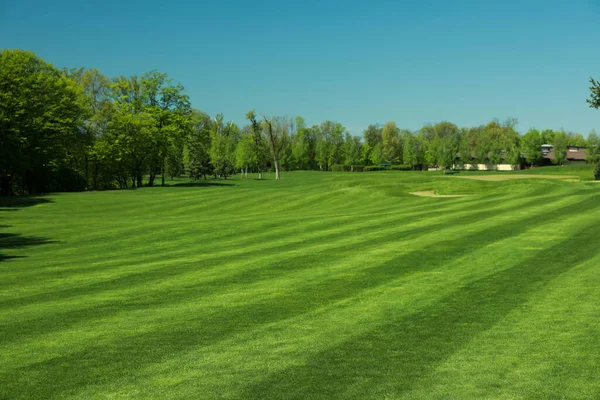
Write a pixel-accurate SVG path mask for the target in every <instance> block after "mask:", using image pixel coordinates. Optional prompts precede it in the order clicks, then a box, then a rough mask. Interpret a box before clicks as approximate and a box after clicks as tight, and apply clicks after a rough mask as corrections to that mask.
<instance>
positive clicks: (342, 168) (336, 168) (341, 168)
mask: <svg viewBox="0 0 600 400" xmlns="http://www.w3.org/2000/svg"><path fill="white" fill-rule="evenodd" d="M411 169H413V167H412V166H411V165H402V164H400V165H388V166H383V165H352V166H350V165H342V164H335V165H332V166H331V170H332V171H333V172H363V171H364V172H369V171H410V170H411Z"/></svg>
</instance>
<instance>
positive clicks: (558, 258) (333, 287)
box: [0, 196, 600, 398]
mask: <svg viewBox="0 0 600 400" xmlns="http://www.w3.org/2000/svg"><path fill="white" fill-rule="evenodd" d="M597 200H598V199H597V197H594V196H590V197H588V198H586V199H585V200H583V201H580V202H579V203H576V204H569V205H564V206H559V207H551V208H550V210H545V211H546V212H547V213H548V212H549V213H550V214H551V215H553V216H556V217H559V218H560V216H562V217H563V218H567V217H568V215H567V214H566V213H565V211H566V210H568V209H570V210H571V211H573V210H575V211H578V210H583V209H588V208H589V207H590V204H596V203H597ZM507 212H508V211H507ZM477 217H478V218H476V220H481V216H480V215H479V216H477ZM469 222H475V221H469ZM544 223H546V221H545V220H544V219H541V218H539V214H535V215H531V216H529V217H527V218H521V219H515V220H511V221H507V222H504V223H501V224H496V225H494V226H490V227H488V228H486V229H484V230H481V231H477V232H472V233H471V234H468V235H465V236H463V237H460V238H449V239H448V240H445V241H442V242H439V243H438V244H437V245H436V246H435V247H434V248H431V249H430V251H427V252H423V251H416V252H411V253H408V254H404V255H400V256H398V257H397V258H396V259H394V260H392V261H390V262H386V263H384V264H382V265H376V266H370V267H368V268H366V269H363V270H362V271H360V273H357V274H355V275H353V276H348V275H340V276H334V277H331V278H330V279H326V280H324V281H322V282H314V283H313V284H311V285H308V286H301V287H299V288H298V289H296V290H291V291H290V292H289V293H287V294H286V295H285V296H276V297H273V298H266V299H263V300H260V301H256V302H252V303H250V304H243V305H238V306H232V307H231V308H227V309H223V310H220V311H219V314H218V319H214V316H213V315H212V313H211V310H210V309H207V312H206V313H201V314H193V315H192V314H190V315H185V316H180V317H183V319H179V320H178V321H177V323H176V324H175V325H170V324H166V325H165V327H164V328H158V329H155V330H151V331H149V332H143V333H140V334H136V335H131V336H120V335H119V334H118V332H114V333H113V334H116V335H115V336H113V337H110V338H107V341H106V342H105V343H90V345H88V346H86V347H85V348H82V349H77V350H75V351H73V352H67V353H66V354H60V355H57V356H56V357H54V358H52V359H47V360H44V361H41V362H38V363H34V364H30V365H27V366H24V367H22V368H19V369H14V370H12V371H7V372H6V373H5V374H3V376H1V379H2V380H4V381H5V382H8V384H7V385H6V386H5V390H6V391H7V392H6V394H10V395H11V396H12V397H19V395H22V396H26V395H28V396H29V397H35V396H36V395H41V394H42V393H43V394H45V395H49V396H52V395H58V394H59V393H60V394H62V395H67V394H70V393H71V394H75V393H76V392H77V390H78V389H80V388H82V387H85V386H87V385H93V384H97V383H99V382H102V381H106V380H110V379H120V378H123V375H124V374H125V375H128V374H134V372H132V371H136V370H138V369H140V368H144V366H145V365H147V364H149V363H153V362H162V361H164V360H166V359H168V358H170V357H173V355H174V354H177V353H180V352H183V351H186V350H189V349H190V348H194V347H203V346H208V345H210V344H214V343H217V342H219V341H222V340H224V339H226V338H227V337H230V336H232V335H235V334H240V333H242V332H245V331H248V330H252V329H256V328H259V327H261V326H264V325H266V324H271V323H276V322H279V321H282V320H285V319H288V318H292V317H295V316H298V315H302V314H305V313H308V312H312V311H314V310H316V309H318V308H321V307H323V306H326V305H329V304H331V303H333V302H336V301H339V300H343V299H348V298H350V297H354V296H360V295H361V293H364V292H365V290H367V289H372V288H375V287H378V286H380V285H383V284H386V283H389V282H391V281H394V280H397V279H400V278H402V277H404V276H407V275H410V274H412V273H414V272H420V271H421V272H422V271H431V270H434V269H436V268H438V267H441V266H443V265H445V264H446V263H447V262H448V260H449V259H450V258H455V257H459V256H462V255H465V254H468V253H469V252H471V251H474V250H477V249H480V248H482V247H483V246H485V245H487V244H490V243H493V242H495V241H497V240H500V239H503V238H508V237H511V236H512V235H514V234H515V232H518V231H520V230H522V227H523V226H526V227H527V228H528V229H535V228H536V226H538V225H542V224H544ZM429 228H431V227H422V228H421V229H429ZM417 229H419V228H417ZM413 233H414V234H415V235H417V236H419V235H422V234H423V233H424V232H422V231H421V232H419V231H416V232H413ZM598 233H600V225H598V224H594V225H591V226H590V227H588V228H585V229H584V230H582V231H581V232H580V233H579V234H576V235H573V236H572V237H570V238H569V239H567V240H565V241H564V242H563V243H561V244H560V245H557V246H555V247H553V248H551V249H545V250H543V251H541V252H539V253H538V254H535V255H534V256H533V257H531V259H529V260H526V261H525V262H524V263H523V264H520V265H517V266H509V267H508V268H507V269H506V270H504V271H500V272H497V273H494V274H491V275H489V276H486V277H484V278H482V279H481V280H479V281H476V282H472V283H469V284H467V285H465V286H464V287H461V288H458V289H457V291H456V292H455V293H452V294H450V295H449V296H447V297H446V298H443V299H441V300H440V301H438V303H435V304H434V305H432V306H430V308H427V309H425V310H422V311H420V312H419V313H417V314H413V315H408V316H407V315H403V312H402V311H403V310H397V313H391V315H390V316H389V318H388V319H387V320H385V321H382V322H384V323H383V324H382V326H381V327H379V328H378V329H377V330H374V331H371V332H368V333H366V334H364V335H359V336H357V337H352V338H350V339H348V340H347V341H345V342H342V343H341V344H336V345H333V346H332V347H331V348H329V349H327V350H325V351H323V352H321V353H317V354H316V355H314V356H313V357H312V358H310V359H308V360H307V362H306V363H305V364H304V365H303V366H298V367H292V368H290V369H287V370H284V371H282V372H280V373H276V374H274V375H271V376H266V377H265V378H264V380H263V381H261V382H259V383H257V384H256V385H253V386H250V387H248V388H247V391H246V392H245V393H243V395H242V396H240V397H241V398H257V397H260V398H280V397H281V394H282V393H285V394H286V395H289V396H287V397H288V398H306V397H309V395H310V394H311V393H321V394H322V395H323V396H324V397H337V398H343V397H346V396H345V395H344V388H345V387H350V386H352V387H354V388H355V389H357V390H358V392H356V393H353V394H351V395H350V397H351V396H352V395H354V396H359V397H361V396H362V397H368V394H369V389H370V388H372V389H377V388H379V387H384V386H385V387H386V389H390V390H392V391H396V392H397V391H403V390H408V389H410V387H411V385H412V384H414V382H416V380H418V379H419V378H420V377H422V376H424V375H426V374H427V373H428V372H429V371H430V370H431V369H432V368H434V366H435V365H437V364H439V363H441V362H443V361H444V360H445V359H447V358H448V357H450V356H451V355H452V354H453V353H454V352H456V351H458V350H459V349H460V348H461V347H462V346H463V345H465V344H466V343H468V342H469V340H471V339H472V337H474V335H476V334H477V333H479V332H481V331H483V330H485V329H488V328H489V327H491V326H492V325H493V324H495V323H496V322H497V321H499V320H500V319H501V318H503V317H504V316H505V315H506V314H507V313H508V312H510V310H512V309H514V308H516V307H518V306H519V305H520V304H522V303H523V302H525V301H526V300H527V298H528V296H529V295H530V293H532V292H535V291H537V290H540V289H542V288H543V286H544V285H545V284H547V283H548V282H550V280H552V279H553V278H555V277H557V276H559V275H560V274H561V273H563V272H566V271H568V270H569V269H570V268H572V267H574V266H576V265H577V264H579V263H581V262H584V261H585V260H587V259H589V258H591V257H593V256H595V255H596V254H597V250H596V247H595V246H594V245H593V243H594V242H591V241H593V240H595V238H596V237H597V234H598ZM390 240H398V239H397V238H390ZM465 243H468V244H469V245H468V246H465ZM582 243H583V244H584V246H583V247H581V248H582V249H584V250H583V251H577V252H575V251H574V252H572V253H568V254H566V255H564V256H563V253H564V249H565V248H573V246H576V247H575V248H578V247H577V246H580V245H581V244H582ZM353 246H355V244H354V245H348V247H340V248H338V249H337V251H334V252H331V253H329V252H328V253H327V254H315V255H311V254H308V255H304V256H303V257H302V258H301V259H297V260H295V262H294V263H290V262H289V261H290V260H285V261H286V262H283V260H282V261H279V262H276V263H274V264H272V265H269V266H265V267H264V268H263V269H261V270H259V271H254V272H249V273H246V274H244V273H242V274H241V275H238V276H236V277H233V279H231V278H229V279H228V280H226V281H224V282H213V283H212V284H211V286H207V287H203V286H190V287H185V288H181V289H180V290H179V291H176V292H172V293H171V292H169V293H165V294H164V295H163V296H156V293H152V294H148V295H147V296H140V297H138V298H135V299H133V298H132V299H130V301H128V302H126V303H123V302H122V301H119V303H118V304H112V305H102V306H99V307H97V308H95V309H91V310H90V309H87V310H79V311H75V312H73V313H72V314H71V315H51V316H47V317H46V321H39V320H38V321H35V322H36V323H35V324H30V325H28V326H20V327H16V326H14V325H11V327H10V329H7V331H6V332H5V333H4V335H3V336H4V338H5V339H6V340H10V339H11V338H10V337H11V336H12V337H13V338H14V337H15V335H19V336H21V335H26V336H27V335H28V334H32V333H33V334H36V333H40V330H43V331H46V330H47V329H50V330H56V329H65V328H68V327H69V326H70V325H71V324H72V323H73V321H71V319H74V320H75V321H77V322H84V321H85V320H88V319H94V318H98V317H101V316H108V315H113V314H115V313H117V312H126V311H132V310H139V309H149V310H153V309H156V307H157V306H158V307H168V306H169V305H172V304H174V303H180V302H182V301H196V302H197V301H199V300H200V299H201V297H203V296H205V295H208V294H212V293H214V292H215V291H219V290H220V289H221V290H222V289H224V288H227V289H234V286H231V285H239V287H240V289H242V288H244V287H247V286H248V285H249V284H251V283H253V282H260V281H262V280H265V279H269V278H272V277H274V276H281V275H284V274H286V273H289V272H292V271H294V270H298V269H303V268H306V267H309V266H313V267H314V265H315V261H316V260H318V261H319V262H320V263H321V264H325V265H326V264H327V263H328V262H333V261H334V260H336V259H337V258H339V257H340V256H341V255H342V254H344V253H346V251H347V250H349V249H350V247H353ZM540 259H545V260H550V261H548V262H547V263H544V266H543V267H540V263H539V261H540ZM552 260H554V261H552ZM290 265H293V266H290ZM163 278H164V276H163ZM132 283H133V284H136V283H140V282H127V284H130V285H131V284H132ZM215 286H216V287H215ZM44 322H45V323H44ZM12 330H14V332H11V331H12ZM157 344H158V345H157ZM333 382H339V385H338V386H336V385H335V384H333ZM390 382H392V385H396V386H394V387H392V388H387V386H386V385H389V384H390ZM0 394H1V393H0ZM381 397H383V396H381Z"/></svg>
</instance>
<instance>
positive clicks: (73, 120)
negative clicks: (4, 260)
mask: <svg viewBox="0 0 600 400" xmlns="http://www.w3.org/2000/svg"><path fill="white" fill-rule="evenodd" d="M82 99H83V94H82V89H81V87H80V86H79V85H78V84H77V83H76V82H75V81H74V80H73V79H70V78H69V77H67V76H66V75H65V74H64V73H62V72H61V71H59V70H58V69H56V68H54V67H53V66H52V65H51V64H48V63H47V62H45V61H44V60H42V59H41V58H39V57H37V56H35V54H33V53H31V52H27V51H22V50H5V51H2V52H0V195H12V194H13V193H14V189H15V188H17V189H20V192H21V193H37V192H44V191H49V190H65V189H70V190H77V189H79V188H80V187H83V188H85V182H83V178H82V177H77V173H76V171H73V169H72V165H71V162H70V161H71V160H70V157H71V156H70V154H72V152H73V150H74V148H77V147H79V146H80V144H79V141H80V137H79V136H78V135H77V132H78V129H79V127H80V126H81V122H82V119H83V117H84V116H85V111H86V110H85V107H84V104H83V102H82ZM67 174H70V175H75V177H76V179H77V180H79V181H81V182H82V183H80V184H75V185H71V184H69V185H68V186H69V187H61V186H63V185H61V184H60V182H59V181H60V179H61V178H62V177H64V176H66V175H67Z"/></svg>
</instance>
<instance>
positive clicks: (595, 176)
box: [594, 163, 600, 181]
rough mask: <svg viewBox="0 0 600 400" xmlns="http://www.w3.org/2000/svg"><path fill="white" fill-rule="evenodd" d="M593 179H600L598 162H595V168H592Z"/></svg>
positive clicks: (599, 164)
mask: <svg viewBox="0 0 600 400" xmlns="http://www.w3.org/2000/svg"><path fill="white" fill-rule="evenodd" d="M594 179H595V180H597V181H600V163H598V164H596V169H595V170H594Z"/></svg>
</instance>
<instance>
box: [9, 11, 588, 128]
mask: <svg viewBox="0 0 600 400" xmlns="http://www.w3.org/2000/svg"><path fill="white" fill-rule="evenodd" d="M599 39H600V2H599V1H598V0H571V1H554V0H544V1H528V0H520V1H513V0H507V1H495V2H491V1H475V0H464V1H442V0H424V1H379V2H377V1H329V2H327V1H314V0H307V1H297V2H289V1H254V2H242V1H234V0H220V1H217V0H215V1H194V2H188V3H187V4H182V2H179V1H164V0H161V1H157V0H145V1H137V0H136V1H126V0H122V1H114V0H106V1H102V2H91V1H73V0H62V1H56V2H53V1H45V0H44V1H41V0H0V48H22V49H27V50H32V51H34V52H35V53H37V54H38V55H39V56H41V57H43V58H44V59H46V60H47V61H50V62H52V63H54V64H55V65H56V66H58V67H63V66H68V67H79V66H85V67H88V68H92V67H93V68H98V69H100V70H101V71H103V72H104V73H105V74H107V75H109V76H117V75H132V74H142V73H144V72H146V71H149V70H152V69H155V68H156V69H158V70H160V71H162V72H167V73H168V74H169V75H170V76H171V77H172V78H174V79H175V80H176V81H179V82H181V83H182V84H183V85H184V86H185V88H186V90H187V92H188V93H189V95H190V97H191V100H192V104H193V106H194V107H195V108H199V109H201V110H204V111H206V112H208V113H209V114H211V115H214V114H216V113H217V112H223V113H224V114H225V117H226V119H228V120H233V121H235V122H238V123H243V122H244V114H245V113H246V111H248V110H250V109H253V108H254V109H256V110H257V112H259V113H261V114H267V115H288V116H296V115H301V116H303V117H305V119H306V121H307V122H308V123H309V124H314V123H320V122H321V121H323V120H325V119H331V120H336V121H339V122H341V123H342V124H344V125H345V126H346V127H347V128H348V129H349V130H350V131H351V132H352V133H354V134H359V133H360V132H361V131H362V130H363V129H364V128H365V127H366V126H367V125H368V124H370V123H376V122H379V123H385V122H386V121H389V120H395V121H396V122H397V124H398V126H400V127H402V128H408V129H418V128H420V127H421V126H422V125H423V124H424V123H427V122H431V123H435V122H438V121H441V120H450V121H452V122H454V123H456V124H458V125H459V126H472V125H479V124H482V123H485V122H487V121H489V120H491V119H493V118H499V119H501V120H502V119H505V118H506V117H516V118H518V120H519V125H518V126H517V128H518V130H519V131H521V132H524V131H526V130H527V129H529V128H530V127H537V128H539V129H542V128H552V129H559V128H564V129H565V130H567V131H576V132H580V133H583V134H587V133H588V132H589V131H590V130H591V129H592V128H595V129H597V130H598V131H600V111H597V110H593V109H590V108H588V107H587V104H586V103H585V99H586V98H587V97H588V94H589V90H588V86H589V84H588V80H589V78H590V76H594V77H596V78H600V51H599V48H600V46H599V44H598V40H599Z"/></svg>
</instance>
